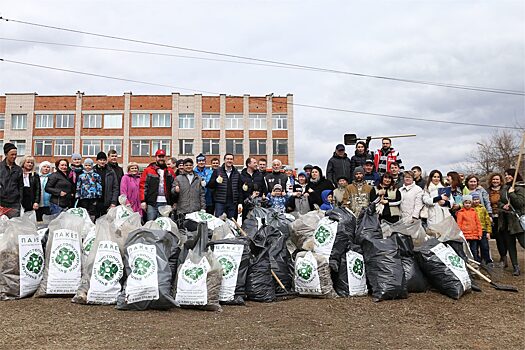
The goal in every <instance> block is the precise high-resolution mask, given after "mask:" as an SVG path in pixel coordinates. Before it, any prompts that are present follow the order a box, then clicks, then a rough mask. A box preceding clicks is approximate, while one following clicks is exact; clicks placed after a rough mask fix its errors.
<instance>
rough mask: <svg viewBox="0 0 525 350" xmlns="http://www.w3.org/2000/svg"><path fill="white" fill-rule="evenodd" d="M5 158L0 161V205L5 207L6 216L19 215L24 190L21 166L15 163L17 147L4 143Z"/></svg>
mask: <svg viewBox="0 0 525 350" xmlns="http://www.w3.org/2000/svg"><path fill="white" fill-rule="evenodd" d="M4 155H5V159H4V160H3V161H2V162H0V206H2V207H4V208H6V210H7V212H6V213H5V215H6V216H7V217H8V218H13V217H16V216H20V203H21V201H22V196H23V191H24V179H23V173H22V168H21V167H19V166H18V165H16V163H15V160H16V156H17V148H16V146H15V145H14V144H12V143H10V142H8V143H6V144H4Z"/></svg>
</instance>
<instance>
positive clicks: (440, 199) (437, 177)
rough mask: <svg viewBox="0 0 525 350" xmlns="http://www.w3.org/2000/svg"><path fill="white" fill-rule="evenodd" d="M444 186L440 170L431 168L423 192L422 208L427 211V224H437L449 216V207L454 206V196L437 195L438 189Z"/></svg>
mask: <svg viewBox="0 0 525 350" xmlns="http://www.w3.org/2000/svg"><path fill="white" fill-rule="evenodd" d="M444 187H445V186H444V185H443V175H442V174H441V172H440V171H439V170H432V171H431V172H430V174H429V176H428V180H427V184H426V186H425V189H424V192H423V204H425V207H424V208H426V209H427V211H428V215H427V216H428V218H427V223H428V225H432V224H437V223H439V222H441V221H443V220H444V219H446V218H447V217H450V216H451V214H450V209H451V208H452V207H453V206H454V198H453V197H452V196H450V197H448V196H447V195H446V194H441V195H439V189H440V188H444Z"/></svg>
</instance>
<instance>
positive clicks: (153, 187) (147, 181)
mask: <svg viewBox="0 0 525 350" xmlns="http://www.w3.org/2000/svg"><path fill="white" fill-rule="evenodd" d="M159 169H161V168H160V167H159V166H158V165H157V163H155V162H153V163H150V165H148V166H147V168H146V169H144V171H143V172H142V175H141V176H140V201H141V202H145V203H146V204H148V205H157V197H158V195H159V184H160V177H159V174H158V171H159ZM162 171H164V196H165V197H166V203H168V204H169V205H172V204H173V202H174V201H173V198H172V196H171V188H172V186H173V181H174V180H175V173H174V172H173V169H171V168H170V167H166V168H164V169H162Z"/></svg>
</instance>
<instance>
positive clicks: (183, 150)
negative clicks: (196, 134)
mask: <svg viewBox="0 0 525 350" xmlns="http://www.w3.org/2000/svg"><path fill="white" fill-rule="evenodd" d="M179 154H184V155H192V154H193V140H179Z"/></svg>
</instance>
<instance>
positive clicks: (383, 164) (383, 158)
mask: <svg viewBox="0 0 525 350" xmlns="http://www.w3.org/2000/svg"><path fill="white" fill-rule="evenodd" d="M381 142H382V148H380V149H378V150H377V152H376V153H375V154H374V165H375V169H376V171H377V172H378V173H379V175H383V174H384V173H386V172H390V166H391V165H392V163H397V164H399V169H400V170H401V171H403V170H405V168H404V167H403V162H402V161H401V158H400V157H399V152H398V151H396V150H394V149H393V148H392V147H391V146H392V140H390V139H389V138H388V137H385V138H383V140H382V141H381Z"/></svg>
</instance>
